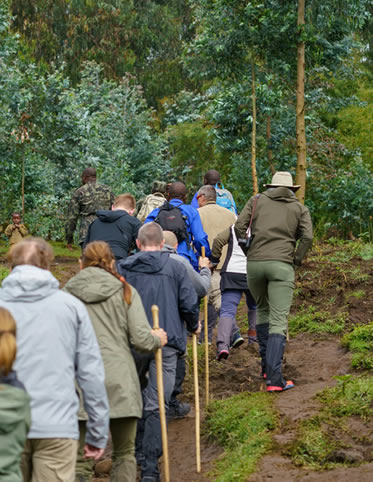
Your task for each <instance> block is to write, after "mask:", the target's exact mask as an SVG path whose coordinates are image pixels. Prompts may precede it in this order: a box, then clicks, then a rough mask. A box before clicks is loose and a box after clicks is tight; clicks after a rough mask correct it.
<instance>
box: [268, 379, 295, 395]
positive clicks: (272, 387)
mask: <svg viewBox="0 0 373 482" xmlns="http://www.w3.org/2000/svg"><path fill="white" fill-rule="evenodd" d="M294 387H295V385H294V383H293V382H292V381H291V380H288V381H287V382H286V385H285V386H284V387H277V386H276V385H268V386H267V392H271V393H273V392H284V391H285V390H290V388H294Z"/></svg>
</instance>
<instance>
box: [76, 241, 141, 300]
mask: <svg viewBox="0 0 373 482" xmlns="http://www.w3.org/2000/svg"><path fill="white" fill-rule="evenodd" d="M81 261H82V265H83V268H88V267H96V268H101V269H103V270H105V271H107V272H108V273H110V274H112V275H113V276H115V277H116V278H117V279H119V281H121V282H122V283H123V298H124V301H125V302H126V303H127V305H130V304H131V297H132V291H131V286H130V285H129V283H127V281H126V280H125V278H124V277H123V276H120V275H119V274H118V273H117V271H116V270H115V268H113V267H112V266H113V261H115V258H114V255H113V252H112V250H111V248H110V246H109V245H108V244H107V243H105V242H104V241H93V242H92V243H88V244H87V246H86V247H85V248H84V251H83V254H82V257H81Z"/></svg>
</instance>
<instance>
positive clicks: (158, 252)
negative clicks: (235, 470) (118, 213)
mask: <svg viewBox="0 0 373 482" xmlns="http://www.w3.org/2000/svg"><path fill="white" fill-rule="evenodd" d="M136 243H137V246H138V248H139V249H140V252H139V253H136V254H135V255H133V256H130V257H129V258H127V259H126V260H124V261H120V262H119V273H120V274H122V275H123V276H125V278H126V280H127V281H128V282H129V283H130V284H131V285H133V286H134V287H135V288H136V289H137V290H138V292H139V294H140V297H141V299H142V302H143V303H144V307H145V311H146V314H147V316H148V320H149V322H150V324H151V325H152V323H153V321H152V320H153V318H152V312H151V307H152V305H153V304H156V305H158V307H159V325H160V327H161V328H163V329H164V330H165V331H166V332H167V336H168V342H167V345H166V346H164V347H163V349H162V360H163V383H164V398H165V405H166V410H168V407H169V401H170V397H171V394H172V392H173V389H174V386H175V374H176V366H177V359H178V357H179V355H180V354H183V353H184V352H185V350H186V339H187V332H186V329H185V326H184V322H185V323H186V327H187V329H188V330H189V331H190V332H192V333H193V332H194V333H197V334H198V333H199V322H198V311H199V309H198V298H197V294H196V291H195V289H194V287H193V285H192V282H191V281H190V279H189V277H188V275H187V271H186V268H185V267H184V266H183V265H182V264H181V263H180V262H179V261H176V260H175V259H172V258H171V256H170V254H169V253H167V252H164V251H162V248H163V244H164V241H163V231H162V228H161V227H160V226H159V225H158V224H157V223H153V222H152V223H148V224H145V225H144V226H142V227H141V228H140V230H139V235H138V238H137V240H136ZM134 356H135V357H136V358H135V361H136V364H137V368H138V373H139V376H140V380H141V382H142V387H144V382H145V376H144V374H145V373H146V372H148V379H147V386H146V387H145V388H144V389H143V399H144V412H143V419H144V420H143V422H142V423H141V424H140V426H139V429H138V435H137V439H136V459H137V461H138V463H141V477H142V478H141V480H142V482H155V481H158V480H159V468H158V459H159V457H160V456H161V455H162V438H161V427H160V419H159V407H158V390H157V380H156V365H155V360H154V357H149V356H148V357H146V356H145V357H144V356H143V357H141V356H140V355H139V354H137V355H136V353H135V354H134Z"/></svg>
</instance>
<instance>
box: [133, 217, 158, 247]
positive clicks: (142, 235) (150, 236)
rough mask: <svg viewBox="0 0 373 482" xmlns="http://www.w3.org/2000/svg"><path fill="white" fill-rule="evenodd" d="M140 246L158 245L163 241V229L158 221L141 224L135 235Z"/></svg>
mask: <svg viewBox="0 0 373 482" xmlns="http://www.w3.org/2000/svg"><path fill="white" fill-rule="evenodd" d="M137 239H138V240H139V242H140V244H141V246H142V247H143V248H145V247H147V246H160V245H161V244H162V242H163V229H162V228H161V227H160V225H159V224H158V223H155V222H150V223H146V224H143V225H142V226H141V228H140V229H139V233H138V235H137Z"/></svg>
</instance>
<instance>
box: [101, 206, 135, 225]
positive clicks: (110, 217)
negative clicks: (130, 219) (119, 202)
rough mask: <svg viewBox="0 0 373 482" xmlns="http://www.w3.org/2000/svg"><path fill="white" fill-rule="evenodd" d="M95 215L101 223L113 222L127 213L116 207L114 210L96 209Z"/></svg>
mask: <svg viewBox="0 0 373 482" xmlns="http://www.w3.org/2000/svg"><path fill="white" fill-rule="evenodd" d="M96 214H97V217H98V219H99V220H100V221H102V222H103V223H114V222H115V221H117V220H118V219H119V218H121V217H122V216H125V215H126V214H127V215H128V213H127V211H125V210H124V209H117V210H116V211H96Z"/></svg>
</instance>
